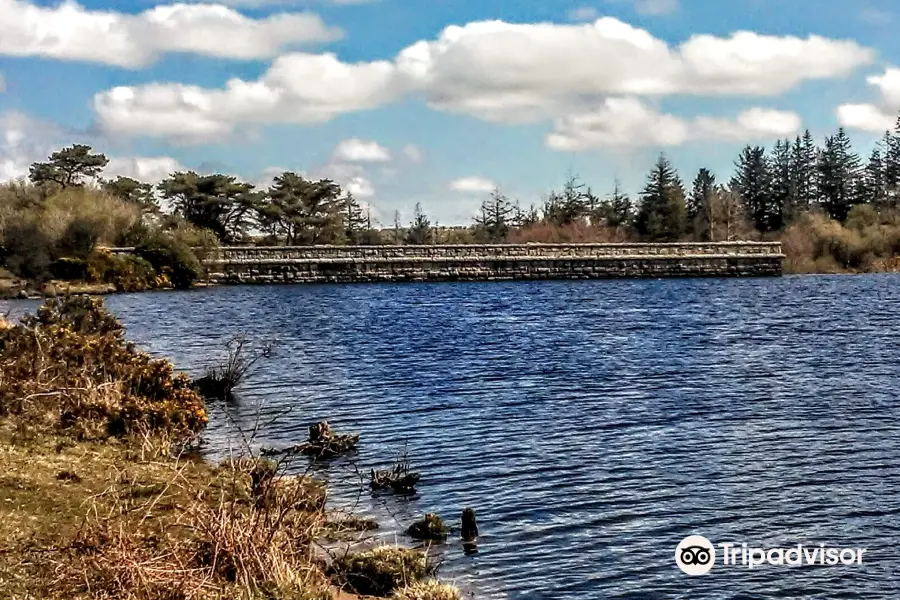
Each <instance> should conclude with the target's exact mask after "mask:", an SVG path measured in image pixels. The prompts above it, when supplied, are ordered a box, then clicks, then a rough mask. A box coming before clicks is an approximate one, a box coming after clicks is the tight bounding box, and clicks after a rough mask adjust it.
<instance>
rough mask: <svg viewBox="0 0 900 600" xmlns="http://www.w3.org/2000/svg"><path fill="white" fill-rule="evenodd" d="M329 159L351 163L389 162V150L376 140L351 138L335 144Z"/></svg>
mask: <svg viewBox="0 0 900 600" xmlns="http://www.w3.org/2000/svg"><path fill="white" fill-rule="evenodd" d="M331 160H332V161H335V162H351V163H352V162H360V163H372V162H390V161H391V152H390V150H388V149H387V148H385V147H384V146H382V145H381V144H379V143H378V142H376V141H373V140H361V139H359V138H351V139H349V140H344V141H342V142H341V143H339V144H338V145H337V147H336V148H335V149H334V154H332V157H331Z"/></svg>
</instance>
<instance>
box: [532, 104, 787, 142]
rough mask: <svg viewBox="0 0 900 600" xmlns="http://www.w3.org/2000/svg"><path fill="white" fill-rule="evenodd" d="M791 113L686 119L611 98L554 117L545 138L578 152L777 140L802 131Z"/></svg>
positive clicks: (767, 111)
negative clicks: (711, 142) (596, 149)
mask: <svg viewBox="0 0 900 600" xmlns="http://www.w3.org/2000/svg"><path fill="white" fill-rule="evenodd" d="M800 125H801V122H800V117H799V116H797V115H796V114H794V113H790V112H782V111H777V110H771V109H763V108H751V109H749V110H746V111H744V112H742V113H740V114H739V115H738V116H737V117H736V118H734V119H726V118H718V117H698V118H696V119H694V120H686V119H682V118H679V117H676V116H674V115H669V114H664V113H661V112H659V111H658V110H656V109H655V108H653V107H651V106H649V105H647V104H646V103H644V102H641V101H640V100H639V99H637V98H609V99H607V100H606V101H605V102H604V103H603V104H602V105H601V106H599V107H598V108H596V109H595V110H592V111H589V112H584V113H576V114H573V115H569V116H567V117H563V118H561V119H557V120H556V121H555V123H554V128H553V131H552V132H551V133H550V134H548V135H547V138H546V140H545V142H546V145H547V147H548V148H551V149H553V150H560V151H571V152H574V151H582V150H589V149H593V148H606V147H613V148H636V147H643V146H657V147H659V146H680V145H682V144H685V143H688V142H692V141H699V140H716V139H726V140H739V141H750V140H756V139H768V138H781V137H785V136H789V135H792V134H795V133H797V132H798V131H799V130H800Z"/></svg>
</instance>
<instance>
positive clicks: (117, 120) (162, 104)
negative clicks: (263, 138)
mask: <svg viewBox="0 0 900 600" xmlns="http://www.w3.org/2000/svg"><path fill="white" fill-rule="evenodd" d="M393 83H394V73H393V70H392V68H391V65H390V63H387V62H371V63H357V64H349V63H344V62H341V61H339V60H338V59H337V57H336V56H335V55H334V54H330V53H328V54H319V55H314V54H303V53H295V54H287V55H285V56H281V57H279V58H278V59H276V60H275V62H274V63H272V66H271V67H270V68H269V70H268V71H266V73H265V74H263V76H262V77H261V78H260V79H258V80H256V81H245V80H243V79H231V80H229V81H228V82H227V83H226V85H225V87H224V88H222V89H207V88H202V87H199V86H193V85H183V84H159V83H154V84H148V85H142V86H135V87H118V88H113V89H111V90H109V91H106V92H102V93H100V94H97V95H96V96H95V97H94V111H95V114H96V121H97V126H98V127H99V128H100V129H101V130H102V131H104V132H109V133H114V134H124V135H150V136H161V137H168V138H171V139H173V140H176V141H183V142H205V141H212V140H216V139H218V138H221V137H222V136H225V135H227V134H230V133H232V132H233V131H234V130H235V129H236V127H238V126H240V125H245V124H262V123H321V122H325V121H328V120H329V119H331V118H332V117H334V116H336V115H338V114H341V113H346V112H352V111H358V110H364V109H367V108H373V107H375V106H379V105H381V104H384V103H385V102H387V101H388V100H389V99H392V98H393V97H394V90H393V87H392V86H393Z"/></svg>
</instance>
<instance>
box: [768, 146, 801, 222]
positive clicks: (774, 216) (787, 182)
mask: <svg viewBox="0 0 900 600" xmlns="http://www.w3.org/2000/svg"><path fill="white" fill-rule="evenodd" d="M769 166H770V170H769V176H770V177H769V181H770V184H769V185H770V186H771V188H770V198H771V202H770V205H769V211H768V229H769V231H778V230H779V229H781V228H782V227H784V224H785V223H786V222H787V221H790V220H791V219H793V218H794V215H795V214H796V213H797V204H798V202H797V193H796V190H797V187H796V186H797V183H796V181H794V180H795V179H796V178H795V177H794V176H793V174H792V172H791V143H790V142H789V141H788V140H778V141H777V142H775V146H774V148H773V149H772V155H771V157H770V158H769Z"/></svg>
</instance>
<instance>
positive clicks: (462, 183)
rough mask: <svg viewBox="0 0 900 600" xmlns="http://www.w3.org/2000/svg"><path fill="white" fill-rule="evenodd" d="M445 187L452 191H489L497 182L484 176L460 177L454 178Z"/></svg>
mask: <svg viewBox="0 0 900 600" xmlns="http://www.w3.org/2000/svg"><path fill="white" fill-rule="evenodd" d="M447 187H448V188H449V189H450V190H452V191H454V192H491V191H493V190H494V189H495V188H496V187H497V184H496V183H494V182H493V181H491V180H490V179H486V178H484V177H478V176H473V177H462V178H460V179H454V180H453V181H451V182H450V183H449V184H447Z"/></svg>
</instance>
